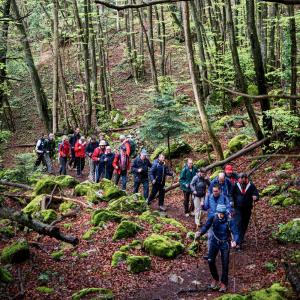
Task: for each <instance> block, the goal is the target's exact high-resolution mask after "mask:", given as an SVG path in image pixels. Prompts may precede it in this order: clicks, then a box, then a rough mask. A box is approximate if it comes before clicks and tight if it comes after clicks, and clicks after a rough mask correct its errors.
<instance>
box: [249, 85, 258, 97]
mask: <svg viewBox="0 0 300 300" xmlns="http://www.w3.org/2000/svg"><path fill="white" fill-rule="evenodd" d="M247 91H248V94H249V95H253V96H257V95H258V87H257V85H255V84H249V85H248V89H247Z"/></svg>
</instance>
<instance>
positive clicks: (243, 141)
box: [228, 134, 249, 153]
mask: <svg viewBox="0 0 300 300" xmlns="http://www.w3.org/2000/svg"><path fill="white" fill-rule="evenodd" d="M248 142H249V137H248V136H247V135H245V134H240V135H237V136H235V137H234V138H232V139H231V140H230V141H229V142H228V149H229V150H230V151H231V152H233V153H234V152H237V151H239V150H241V149H242V148H243V147H244V146H245V145H247V143H248Z"/></svg>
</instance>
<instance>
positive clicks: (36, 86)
mask: <svg viewBox="0 0 300 300" xmlns="http://www.w3.org/2000/svg"><path fill="white" fill-rule="evenodd" d="M11 6H12V10H13V11H14V14H15V16H16V19H17V20H18V21H17V22H16V26H17V28H18V30H19V32H20V34H21V44H22V47H23V50H24V54H25V63H26V65H27V67H28V70H29V73H30V77H31V83H32V89H33V92H34V95H35V100H36V104H37V108H38V111H39V116H40V118H41V120H42V121H43V123H44V126H45V129H46V130H48V131H50V128H51V126H50V117H49V112H48V102H47V97H46V94H45V92H44V89H43V86H42V82H41V79H40V76H39V74H38V71H37V69H36V66H35V64H34V60H33V56H32V53H31V48H30V44H29V41H28V38H27V33H26V30H25V26H24V24H23V20H22V18H21V15H20V12H19V8H18V5H17V2H16V0H11Z"/></svg>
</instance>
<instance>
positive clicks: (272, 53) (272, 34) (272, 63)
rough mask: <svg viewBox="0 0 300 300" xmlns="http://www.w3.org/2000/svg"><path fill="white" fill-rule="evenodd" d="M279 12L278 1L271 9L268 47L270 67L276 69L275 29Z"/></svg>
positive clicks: (272, 69)
mask: <svg viewBox="0 0 300 300" xmlns="http://www.w3.org/2000/svg"><path fill="white" fill-rule="evenodd" d="M277 13H278V3H273V4H271V7H270V10H269V18H270V30H269V45H268V46H269V49H268V69H269V70H270V71H274V70H275V29H276V19H275V18H276V15H277Z"/></svg>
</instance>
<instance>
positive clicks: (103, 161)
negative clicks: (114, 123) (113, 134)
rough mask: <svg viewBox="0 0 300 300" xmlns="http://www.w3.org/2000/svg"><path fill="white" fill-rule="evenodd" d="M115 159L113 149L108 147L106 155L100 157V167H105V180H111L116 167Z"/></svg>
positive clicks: (103, 173) (103, 174) (103, 172)
mask: <svg viewBox="0 0 300 300" xmlns="http://www.w3.org/2000/svg"><path fill="white" fill-rule="evenodd" d="M114 158H115V154H114V153H112V152H111V147H110V146H106V149H105V153H104V154H102V155H101V157H100V165H101V166H103V171H102V172H101V173H102V176H103V178H106V179H109V180H111V178H112V175H113V172H114V167H113V161H114Z"/></svg>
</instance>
